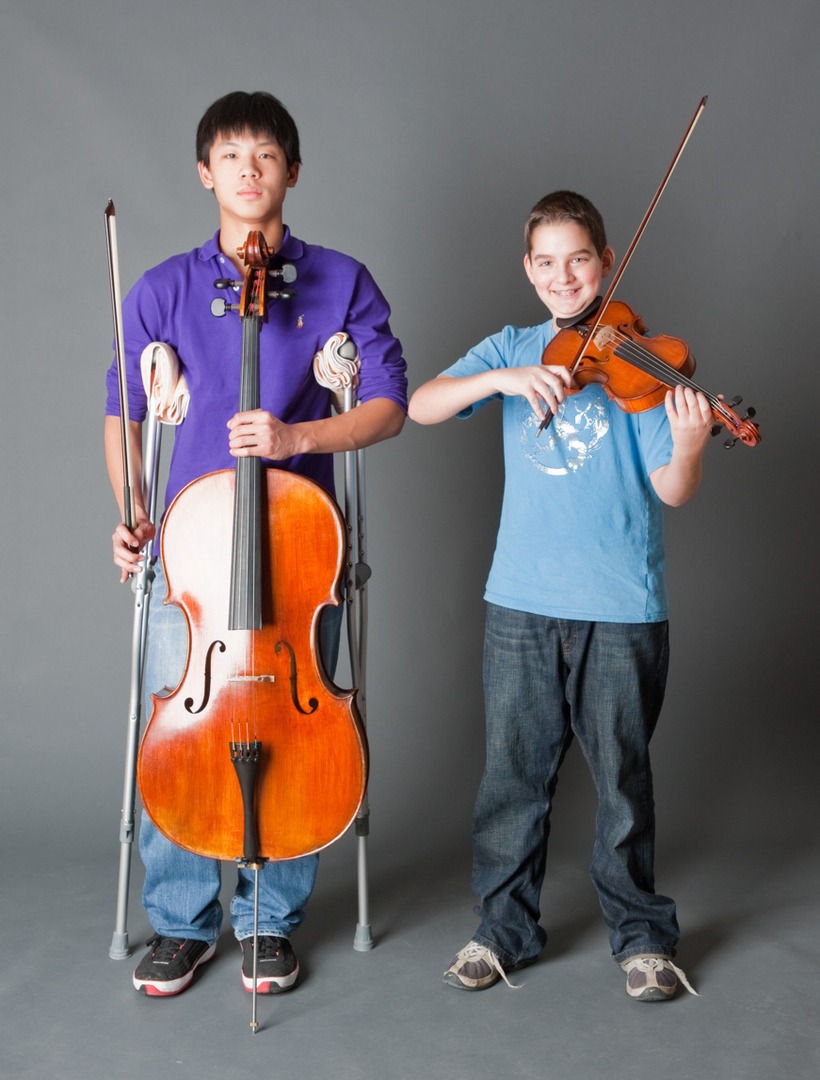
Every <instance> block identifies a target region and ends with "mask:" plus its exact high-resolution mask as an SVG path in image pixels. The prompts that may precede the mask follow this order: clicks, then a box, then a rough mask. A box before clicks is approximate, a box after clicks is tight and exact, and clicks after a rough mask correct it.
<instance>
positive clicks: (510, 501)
mask: <svg viewBox="0 0 820 1080" xmlns="http://www.w3.org/2000/svg"><path fill="white" fill-rule="evenodd" d="M554 334H555V330H554V327H553V324H552V322H551V321H550V322H548V323H544V324H543V325H541V326H533V327H527V328H525V329H519V328H516V327H513V326H507V327H505V328H504V330H502V331H501V333H499V334H495V335H493V336H492V337H489V338H486V339H485V340H484V341H482V342H481V343H480V344H479V345H477V346H476V347H475V348H474V349H472V350H471V351H470V352H469V353H468V354H467V355H466V356H465V357H463V358H462V359H461V360H459V361H457V363H455V364H453V365H452V366H451V367H449V368H447V369H446V371H444V372H443V373H442V374H444V375H454V376H456V377H458V376H465V375H475V374H478V373H479V372H482V371H485V370H487V369H490V368H501V367H526V366H530V365H535V364H539V363H540V362H541V354H542V352H543V350H544V348H545V347H546V345H547V344H548V342H549V341H550V340H551V339H552V337H553V336H554ZM498 396H499V397H501V400H502V408H503V423H504V461H505V466H506V479H505V486H504V503H503V508H502V512H501V524H500V526H499V531H498V540H497V544H496V550H495V556H494V558H493V563H492V568H491V570H490V576H489V579H488V581H487V589H486V592H485V599H487V600H488V601H490V602H491V603H493V604H497V605H499V606H500V607H507V608H514V609H516V610H519V611H529V612H532V613H534V614H536V615H550V616H553V617H554V618H565V619H581V620H589V621H601V622H631V623H638V622H641V623H642V622H660V621H662V620H664V619H666V618H667V597H666V587H665V584H664V551H663V522H662V503H661V501H660V499H659V498H658V496H657V495H656V494H655V490H654V488H653V487H652V484H651V482H650V480H649V474H650V473H651V472H653V471H654V470H655V469H657V468H659V467H660V466H662V465H665V464H667V463H668V461H669V460H670V457H671V454H672V438H671V434H670V430H669V421H668V419H667V417H666V410H665V409H664V407H663V405H660V406H658V407H657V408H655V409H650V410H649V411H648V412H643V413H634V414H630V413H625V412H623V411H621V410H620V409H619V408H618V407H617V406H616V405H615V404H613V403H612V402H611V401H610V400H609V398H607V396H606V394H605V393H604V391H603V389H602V388H601V387H600V386H597V385H594V384H592V385H589V386H587V387H586V388H585V389H584V390H582V391H580V392H579V393H576V394H573V395H571V396H569V397H567V398H566V399H565V401H564V402H563V403H562V405H561V407H560V408H559V410H558V415H557V416H556V417H555V418H554V420H553V421H552V423H551V425H550V427H549V428H547V429H545V430H544V431H543V432H542V433H541V435H540V436H538V434H537V433H538V428H539V426H540V423H541V422H540V420H539V419H538V417H537V416H536V415H535V414H534V413H533V411H532V408H531V406H530V404H529V402H528V401H527V400H526V398H524V397H506V396H501V395H498ZM490 400H492V399H491V398H487V399H485V400H484V401H480V402H477V403H476V405H474V406H473V407H472V408H471V409H469V410H466V411H465V413H464V414H462V415H469V414H470V413H472V412H473V411H475V409H477V408H480V407H481V406H483V405H485V404H486V403H487V401H490Z"/></svg>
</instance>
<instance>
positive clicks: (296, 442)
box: [228, 398, 404, 461]
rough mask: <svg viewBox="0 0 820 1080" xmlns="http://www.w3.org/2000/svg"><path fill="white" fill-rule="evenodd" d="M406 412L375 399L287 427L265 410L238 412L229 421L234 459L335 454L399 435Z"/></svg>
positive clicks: (390, 402)
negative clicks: (334, 413) (347, 409)
mask: <svg viewBox="0 0 820 1080" xmlns="http://www.w3.org/2000/svg"><path fill="white" fill-rule="evenodd" d="M403 426H404V410H403V409H402V408H400V406H398V405H397V404H396V403H395V402H394V401H391V400H390V399H389V398H374V399H373V400H372V401H366V402H364V403H363V404H361V405H358V406H357V407H356V408H355V409H351V410H350V411H349V412H345V413H339V414H338V415H336V416H329V417H327V418H326V419H323V420H307V421H304V422H303V423H296V424H285V423H283V421H281V420H279V419H278V418H277V417H275V416H272V415H271V414H270V413H269V412H266V411H265V410H264V409H253V410H252V411H250V412H243V413H237V414H236V416H234V417H232V418H231V419H230V420H229V421H228V445H229V448H230V452H231V453H232V454H233V456H234V457H249V456H254V457H265V458H270V459H271V460H272V461H283V460H284V459H286V458H290V457H294V456H295V455H296V454H335V453H337V452H339V451H343V450H361V449H362V448H363V447H365V446H372V445H373V444H374V443H377V442H381V441H382V440H384V439H390V438H393V436H394V435H398V433H399V432H400V431H401V429H402V427H403Z"/></svg>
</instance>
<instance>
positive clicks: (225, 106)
mask: <svg viewBox="0 0 820 1080" xmlns="http://www.w3.org/2000/svg"><path fill="white" fill-rule="evenodd" d="M245 131H248V132H250V133H251V134H253V135H264V136H267V137H268V138H270V139H274V140H275V141H276V142H277V143H278V144H279V145H280V146H281V147H282V150H283V152H284V154H285V157H286V159H287V163H288V168H290V167H291V166H292V165H296V164H299V163H301V161H302V158H301V157H300V154H299V131H298V130H297V127H296V124H295V122H294V119H293V117H292V116H291V115H290V113H289V112H288V110H287V109H286V108H285V106H284V105H283V104H282V102H281V101H280V100H279V99H278V98H275V97H274V96H273V94H268V93H266V92H265V91H264V90H256V91H254V92H253V93H252V94H248V93H246V92H245V91H244V90H235V91H234V92H233V93H231V94H226V95H225V96H224V97H221V98H220V99H219V100H218V101H215V102H214V103H213V105H211V106H210V108H208V109H207V110H206V112H205V115H204V116H203V117H202V119H201V120H200V121H199V124H198V126H197V129H196V159H197V161H201V162H202V164H203V165H208V164H209V163H210V157H211V147H212V146H213V144H214V143H215V142H216V140H217V139H218V138H219V136H220V135H241V134H242V133H243V132H245Z"/></svg>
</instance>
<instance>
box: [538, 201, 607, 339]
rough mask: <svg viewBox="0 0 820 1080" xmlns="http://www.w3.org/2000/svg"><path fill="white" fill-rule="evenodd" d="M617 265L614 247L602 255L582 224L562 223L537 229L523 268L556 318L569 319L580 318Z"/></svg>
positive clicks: (574, 222)
mask: <svg viewBox="0 0 820 1080" xmlns="http://www.w3.org/2000/svg"><path fill="white" fill-rule="evenodd" d="M614 262H615V252H614V251H613V250H612V248H611V247H606V248H604V251H603V254H602V255H599V254H598V252H597V251H596V250H595V247H594V246H593V243H592V241H591V240H590V238H589V233H588V232H587V231H586V229H585V228H584V227H583V225H579V224H578V223H577V222H576V221H562V222H558V223H556V224H552V225H539V226H538V228H537V229H535V231H534V232H533V234H532V246H531V248H530V251H529V252H528V253H527V254H526V255H525V256H524V269H525V270H526V272H527V277H528V278H529V279H530V281H531V282H532V284H533V285H534V287H535V291H536V292H537V293H538V296H539V298H540V300H541V302H542V303H543V304H545V305H546V307H548V308H549V310H550V311H551V312H552V315H553V317H554V318H556V319H569V318H574V317H575V316H576V315H580V314H581V312H582V311H583V310H584V309H585V308H587V307H589V305H590V304H591V303H592V301H593V300H594V299H595V297H596V296H598V295H599V293H600V292H601V280H602V279H603V278H605V277H606V276H607V274H609V272H610V270H611V269H612V266H613V264H614Z"/></svg>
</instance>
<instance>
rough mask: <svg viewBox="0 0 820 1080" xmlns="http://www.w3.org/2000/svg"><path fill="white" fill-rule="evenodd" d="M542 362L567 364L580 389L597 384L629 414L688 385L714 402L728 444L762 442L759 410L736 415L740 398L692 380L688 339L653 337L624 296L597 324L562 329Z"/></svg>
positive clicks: (718, 426) (718, 425)
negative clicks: (722, 395) (728, 399)
mask: <svg viewBox="0 0 820 1080" xmlns="http://www.w3.org/2000/svg"><path fill="white" fill-rule="evenodd" d="M541 363H542V364H553V365H556V366H558V367H566V368H569V369H570V371H571V372H572V375H573V378H574V380H575V383H576V386H577V388H578V390H582V389H583V388H584V387H585V386H588V385H589V384H590V383H599V384H600V385H601V386H602V387H603V390H604V393H605V394H606V395H607V397H609V399H610V400H611V401H613V402H614V403H615V404H616V405H617V406H618V408H619V409H622V410H623V411H624V412H628V413H639V412H645V411H646V410H647V409H653V408H655V406H656V405H660V404H661V403H662V402H663V400H664V398H665V396H666V393H667V390H669V389H674V387H676V386H686V387H689V388H690V389H691V390H695V391H697V392H700V393H702V394H704V395H705V396H706V399H707V400H708V402H709V405H710V406H711V409H712V415H713V416H714V418H715V421H716V424H715V427H714V428H713V429H712V434H713V435H716V434H717V433H718V432H719V431H720V429H721V428H722V427H726V429H727V430H728V431H729V432H730V434H731V438H730V439H729V440H728V441H727V442H726V444H725V445H726V446H727V447H729V446H733V445H734V444H735V442H737V441H738V440H740V441H741V442H742V443H744V444H745V445H746V446H756V445H757V443H759V442H760V439H761V435H760V428H759V426H758V425H757V424H755V423H754V422H753V420H752V417H754V415H755V410H754V409H753V408H749V409H747V411H746V415H745V416H743V417H741V416H738V414H737V413H736V412H735V411H734V410H735V407H736V406H737V405H739V404H740V401H741V399H740V398H734V399H733V400H732V401H731V402H725V401H724V400H723V399H722V398H720V397H718V396H717V395H715V394H712V393H710V392H709V391H707V390H704V389H703V387H701V386H699V385H698V384H697V383H696V382H694V380H693V379H692V378H691V376H692V374H693V372H694V370H695V358H694V357H693V356H692V354H691V353H690V351H689V347H688V345H687V344H686V342H685V341H682V340H681V339H680V338H675V337H670V336H668V335H666V334H658V335H656V336H654V337H650V336H649V335H648V330H647V327H646V325H645V324H644V322H643V319H642V318H641V316H640V315H636V314H635V313H634V312H633V311H632V309H631V308H630V307H629V305H628V304H625V303H623V302H622V301H620V300H610V302H609V303H608V304H607V305H606V307H605V308H604V310H603V311H601V312H600V313H599V314H598V315H597V318H596V319H595V322H594V325H593V324H592V319H591V317H590V318H589V319H588V320H587V321H581V322H579V323H576V324H574V325H572V326H567V327H564V328H563V329H561V330H559V331H558V333H557V334H556V335H555V337H554V338H553V339H552V341H551V342H550V343H549V344H548V345H547V347H546V349H544V352H543V354H542V357H541ZM573 392H576V391H573V390H570V391H569V393H570V394H571V393H573ZM544 426H546V424H543V425H542V427H544Z"/></svg>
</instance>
